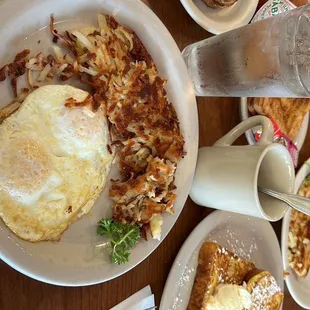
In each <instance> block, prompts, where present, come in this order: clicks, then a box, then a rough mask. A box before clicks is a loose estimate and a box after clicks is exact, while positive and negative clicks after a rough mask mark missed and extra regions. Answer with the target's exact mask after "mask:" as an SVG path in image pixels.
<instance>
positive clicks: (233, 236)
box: [160, 211, 284, 310]
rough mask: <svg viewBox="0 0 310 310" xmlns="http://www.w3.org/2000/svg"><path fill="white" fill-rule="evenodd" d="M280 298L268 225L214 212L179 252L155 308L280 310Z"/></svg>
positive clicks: (275, 247)
mask: <svg viewBox="0 0 310 310" xmlns="http://www.w3.org/2000/svg"><path fill="white" fill-rule="evenodd" d="M283 296H284V295H283V267H282V264H281V251H280V246H279V243H278V240H277V236H276V234H275V232H274V230H273V228H272V226H271V224H270V223H269V222H268V221H264V220H261V219H257V218H254V217H249V216H245V215H240V214H235V213H231V212H225V211H214V212H213V213H211V214H210V215H209V216H207V217H206V218H205V219H204V220H203V221H202V222H201V223H200V224H199V225H198V226H197V227H196V228H195V229H194V230H193V232H192V233H191V234H190V236H189V237H188V238H187V240H186V241H185V243H184V244H183V246H182V248H181V250H180V251H179V253H178V255H177V257H176V259H175V261H174V264H173V266H172V268H171V271H170V273H169V276H168V279H167V282H166V285H165V289H164V293H163V297H162V300H161V304H160V308H161V309H167V310H183V309H184V310H185V309H188V310H196V309H197V310H198V309H205V310H208V309H232V310H233V309H253V310H254V309H280V308H281V305H282V300H283Z"/></svg>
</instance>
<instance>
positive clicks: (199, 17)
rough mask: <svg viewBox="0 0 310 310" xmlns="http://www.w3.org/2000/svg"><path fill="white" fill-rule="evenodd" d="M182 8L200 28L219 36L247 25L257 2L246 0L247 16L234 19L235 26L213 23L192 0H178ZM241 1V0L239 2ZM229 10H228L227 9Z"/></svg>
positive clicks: (256, 0) (255, 0)
mask: <svg viewBox="0 0 310 310" xmlns="http://www.w3.org/2000/svg"><path fill="white" fill-rule="evenodd" d="M180 1H181V3H182V5H183V7H184V8H185V10H186V11H187V13H188V14H189V15H190V16H191V18H192V19H193V20H194V21H195V22H196V23H197V24H198V25H199V26H201V27H202V28H204V29H205V30H207V31H208V32H210V33H213V34H220V33H223V32H226V31H229V30H233V29H235V28H238V27H242V26H244V25H246V24H248V23H249V22H250V21H251V19H252V17H253V16H254V14H255V12H256V8H257V6H258V1H259V0H246V1H244V3H243V5H245V4H248V5H249V7H248V8H247V14H246V15H245V16H243V17H242V18H240V16H236V17H235V22H236V24H235V25H234V26H227V27H226V28H225V27H223V25H222V23H221V22H214V21H213V20H212V19H210V18H209V17H208V15H206V14H204V13H203V12H202V11H201V10H200V9H199V8H198V7H197V6H196V5H195V4H194V3H193V0H180ZM239 1H241V0H239ZM228 9H229V8H228ZM212 10H224V9H212Z"/></svg>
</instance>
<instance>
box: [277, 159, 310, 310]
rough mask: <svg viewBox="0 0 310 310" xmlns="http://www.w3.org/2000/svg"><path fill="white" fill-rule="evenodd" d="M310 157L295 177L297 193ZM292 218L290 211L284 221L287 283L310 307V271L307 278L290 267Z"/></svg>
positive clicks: (307, 171)
mask: <svg viewBox="0 0 310 310" xmlns="http://www.w3.org/2000/svg"><path fill="white" fill-rule="evenodd" d="M309 165H310V159H308V160H307V161H306V163H305V164H304V165H303V166H302V167H301V168H300V169H299V171H298V173H297V175H296V179H295V193H297V192H298V189H299V187H300V186H301V184H302V182H303V181H304V179H305V178H306V176H307V175H308V174H310V166H309ZM290 220H291V211H288V212H287V213H286V214H285V216H284V218H283V222H282V240H281V247H282V261H283V266H284V268H285V270H287V271H288V272H289V273H290V274H289V275H288V276H287V277H286V279H285V281H286V285H287V288H288V290H289V291H290V294H291V295H292V297H293V298H294V300H295V301H296V302H297V303H298V304H299V305H300V306H301V307H303V308H305V309H310V272H309V273H308V275H307V277H306V278H304V279H303V278H300V277H298V276H297V275H296V274H295V273H294V272H293V271H292V270H291V268H290V266H289V264H288V261H287V247H288V246H287V241H288V231H289V225H290Z"/></svg>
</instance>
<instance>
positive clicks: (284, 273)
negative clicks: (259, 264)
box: [283, 270, 290, 279]
mask: <svg viewBox="0 0 310 310" xmlns="http://www.w3.org/2000/svg"><path fill="white" fill-rule="evenodd" d="M289 275H290V273H289V271H288V270H284V271H283V277H284V279H286V278H287V277H288V276H289Z"/></svg>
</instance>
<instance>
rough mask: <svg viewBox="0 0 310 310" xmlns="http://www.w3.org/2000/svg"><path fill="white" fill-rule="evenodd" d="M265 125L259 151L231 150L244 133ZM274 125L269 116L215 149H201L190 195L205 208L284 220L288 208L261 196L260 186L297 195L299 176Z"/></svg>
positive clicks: (247, 124)
mask: <svg viewBox="0 0 310 310" xmlns="http://www.w3.org/2000/svg"><path fill="white" fill-rule="evenodd" d="M259 125H261V126H262V127H263V134H262V136H261V138H260V140H259V142H258V143H257V144H256V145H252V146H251V145H246V146H245V145H244V146H232V144H233V143H234V141H235V140H236V139H237V138H238V137H240V136H241V135H242V134H243V133H244V132H245V131H247V130H249V129H251V128H253V127H255V126H259ZM273 134H274V129H273V124H272V123H271V121H270V120H269V119H268V118H267V117H264V116H254V117H250V118H248V119H247V120H245V121H244V122H242V123H240V124H239V125H237V126H236V127H235V128H234V129H232V130H231V131H230V132H229V133H227V134H226V135H225V136H224V137H223V138H221V139H220V140H218V141H217V142H216V143H215V144H214V145H213V146H211V147H203V148H201V149H199V153H198V160H197V166H196V172H195V177H194V181H193V185H192V188H191V192H190V197H191V198H192V200H193V201H194V202H195V203H197V204H199V205H202V206H206V207H210V208H214V209H221V210H226V211H231V212H236V213H241V214H247V215H250V216H255V217H259V218H263V219H267V220H269V221H277V220H279V219H281V218H282V217H283V216H284V214H285V212H286V211H287V209H288V206H287V205H286V204H285V203H284V202H281V201H279V200H277V199H275V198H272V197H269V196H267V195H264V194H261V193H258V189H257V188H258V186H260V187H265V188H269V189H273V190H276V191H279V192H283V193H288V194H290V193H293V191H294V182H295V170H294V165H293V161H292V158H291V156H290V154H289V152H288V150H287V149H286V148H285V147H284V146H283V145H280V144H276V143H272V142H273Z"/></svg>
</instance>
